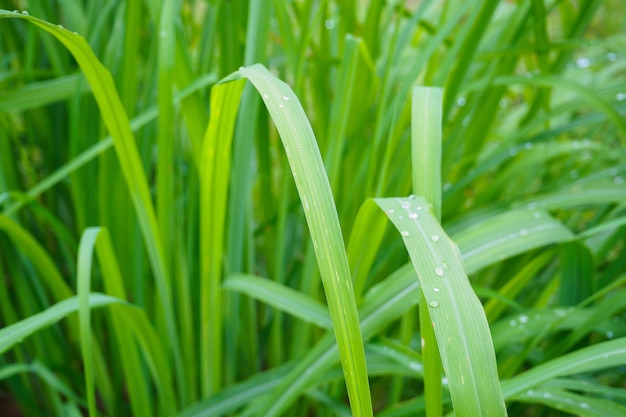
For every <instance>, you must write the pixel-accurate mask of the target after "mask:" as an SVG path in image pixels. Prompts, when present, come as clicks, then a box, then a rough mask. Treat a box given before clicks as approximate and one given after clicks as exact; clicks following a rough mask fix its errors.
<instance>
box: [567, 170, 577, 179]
mask: <svg viewBox="0 0 626 417" xmlns="http://www.w3.org/2000/svg"><path fill="white" fill-rule="evenodd" d="M578 175H579V174H578V170H576V169H572V170H571V171H570V172H569V176H570V178H572V179H576V178H578Z"/></svg>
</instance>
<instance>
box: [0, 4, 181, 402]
mask: <svg viewBox="0 0 626 417" xmlns="http://www.w3.org/2000/svg"><path fill="white" fill-rule="evenodd" d="M0 18H17V19H24V20H27V21H29V22H30V23H33V24H35V25H36V26H38V27H39V28H41V29H43V30H45V31H46V32H48V33H50V34H51V35H53V36H54V37H55V38H57V40H59V41H60V42H61V43H62V44H63V45H64V46H65V47H66V48H67V50H68V51H69V52H70V53H71V54H72V55H73V56H74V58H75V59H76V61H77V62H78V64H79V65H80V67H81V69H82V70H83V73H84V74H85V78H86V79H87V81H88V82H89V85H90V86H91V91H92V92H93V94H94V98H95V99H96V102H97V103H98V106H99V108H100V112H101V116H102V119H103V120H104V123H105V125H106V127H107V129H108V130H109V133H110V134H111V137H112V138H113V144H114V146H115V150H116V153H117V157H118V159H119V162H120V167H121V168H122V172H123V174H124V178H125V180H126V185H127V186H128V189H129V192H130V195H131V198H132V201H133V204H134V206H135V212H136V215H137V220H138V222H139V225H140V228H141V230H142V232H143V235H144V243H145V244H146V247H147V251H148V256H149V259H150V262H151V264H152V268H153V271H154V274H155V280H156V284H157V287H158V292H159V296H160V299H161V304H162V308H163V314H164V318H165V323H166V328H167V332H168V334H169V344H170V352H171V354H172V356H173V359H174V364H175V368H176V374H177V377H178V383H179V384H180V385H179V389H180V390H181V392H185V391H186V388H185V378H184V368H183V366H182V360H181V357H180V346H179V342H180V340H179V338H178V336H177V334H178V332H177V329H176V325H175V321H174V312H173V308H172V301H171V290H170V279H169V275H168V273H167V269H166V266H165V265H166V264H165V256H164V250H163V244H162V240H161V237H160V234H159V230H158V226H157V222H156V215H155V213H154V207H153V205H152V200H151V197H150V191H149V188H148V182H147V180H146V175H145V172H144V170H143V167H142V164H141V160H140V158H139V153H138V151H137V147H136V145H135V140H134V137H133V133H132V131H131V128H130V123H129V121H128V117H127V115H126V112H125V111H124V106H123V105H122V103H121V101H120V99H119V96H118V94H117V90H116V88H115V84H114V83H113V79H112V78H111V74H110V73H109V71H108V70H107V69H106V68H105V67H104V66H103V65H102V64H101V63H100V61H99V60H98V58H97V57H96V56H95V55H94V53H93V51H92V50H91V48H90V47H89V45H88V44H87V42H86V41H85V39H84V38H83V37H81V36H79V35H78V34H75V33H72V32H69V31H68V30H65V29H63V28H61V27H58V26H56V25H53V24H51V23H48V22H46V21H43V20H40V19H37V18H34V17H32V16H28V15H25V14H19V13H11V12H7V11H3V10H0Z"/></svg>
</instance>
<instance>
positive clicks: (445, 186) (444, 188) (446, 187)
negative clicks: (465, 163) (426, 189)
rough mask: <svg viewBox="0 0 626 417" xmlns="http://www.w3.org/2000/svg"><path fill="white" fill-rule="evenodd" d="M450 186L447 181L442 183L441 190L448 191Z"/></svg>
mask: <svg viewBox="0 0 626 417" xmlns="http://www.w3.org/2000/svg"><path fill="white" fill-rule="evenodd" d="M450 187H452V183H450V182H447V183H445V184H444V185H443V191H448V190H449V189H450Z"/></svg>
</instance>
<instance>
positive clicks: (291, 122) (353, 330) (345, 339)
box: [213, 65, 372, 416]
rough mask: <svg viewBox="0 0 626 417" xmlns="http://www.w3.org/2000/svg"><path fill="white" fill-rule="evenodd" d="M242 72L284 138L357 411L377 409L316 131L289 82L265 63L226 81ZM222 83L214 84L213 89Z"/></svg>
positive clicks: (363, 413)
mask: <svg viewBox="0 0 626 417" xmlns="http://www.w3.org/2000/svg"><path fill="white" fill-rule="evenodd" d="M240 77H245V78H248V79H249V80H250V82H251V83H252V84H253V85H254V87H255V88H256V89H257V90H258V91H259V93H260V94H261V97H262V98H263V101H264V103H265V105H266V107H267V109H268V110H269V113H270V116H271V117H272V120H273V121H274V123H275V124H276V127H277V129H278V132H279V133H280V137H281V139H282V141H283V145H284V148H285V151H286V153H287V158H288V160H289V163H290V166H291V170H292V174H293V178H294V181H295V183H296V187H297V188H298V192H299V194H300V199H301V201H302V206H303V208H304V213H305V217H306V219H307V223H308V226H309V231H310V234H311V239H312V241H313V247H314V249H315V253H316V257H317V263H318V266H319V270H320V275H321V277H322V283H323V284H324V290H325V293H326V299H327V301H328V306H329V310H330V316H331V319H332V321H333V329H334V331H335V335H336V338H337V341H338V344H339V352H340V357H341V362H342V366H343V369H344V374H345V379H346V386H347V389H348V395H349V397H350V404H351V407H352V411H353V413H354V415H355V416H369V415H372V405H371V399H370V394H369V382H368V379H367V369H366V366H365V353H364V350H363V340H362V336H361V330H360V327H359V320H358V314H357V309H356V302H355V299H354V292H353V289H352V281H351V278H350V271H349V267H348V260H347V256H346V250H345V246H344V243H343V237H342V234H341V228H340V225H339V219H338V217H337V210H336V208H335V204H334V201H333V196H332V192H331V189H330V186H329V183H328V177H327V176H326V174H325V172H324V165H323V162H322V159H321V156H320V153H319V149H318V147H317V143H316V141H315V136H314V134H313V131H312V129H311V126H310V124H309V122H308V120H307V118H306V115H305V113H304V110H303V109H302V105H301V104H300V102H299V101H298V99H297V97H296V96H295V95H294V93H293V91H292V90H291V88H290V87H289V86H288V85H287V84H285V83H283V82H281V81H280V80H278V79H277V78H276V77H274V76H273V75H272V74H271V73H270V72H269V71H268V70H267V69H265V67H263V66H260V65H254V66H252V67H248V68H244V69H240V70H239V71H238V72H236V73H234V74H233V75H232V76H231V77H230V78H227V79H226V80H225V81H230V80H233V79H237V78H240ZM226 85H228V84H226ZM223 88H225V87H223V85H219V86H217V87H215V88H214V90H213V91H214V94H215V93H216V90H219V89H223Z"/></svg>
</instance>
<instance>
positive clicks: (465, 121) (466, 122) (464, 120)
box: [461, 116, 471, 126]
mask: <svg viewBox="0 0 626 417" xmlns="http://www.w3.org/2000/svg"><path fill="white" fill-rule="evenodd" d="M470 120H471V119H470V117H469V116H466V117H464V118H463V122H462V123H461V124H462V125H463V126H467V125H468V124H469V123H470Z"/></svg>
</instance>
